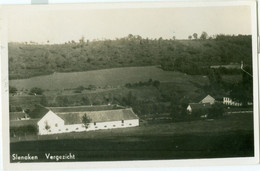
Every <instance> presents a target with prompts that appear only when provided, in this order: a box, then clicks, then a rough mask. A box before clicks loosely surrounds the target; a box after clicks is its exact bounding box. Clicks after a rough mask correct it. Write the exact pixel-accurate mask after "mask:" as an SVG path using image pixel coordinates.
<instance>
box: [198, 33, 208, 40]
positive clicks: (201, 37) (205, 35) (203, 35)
mask: <svg viewBox="0 0 260 171" xmlns="http://www.w3.org/2000/svg"><path fill="white" fill-rule="evenodd" d="M207 38H208V33H206V32H205V31H203V32H202V33H201V35H200V39H201V40H206V39H207Z"/></svg>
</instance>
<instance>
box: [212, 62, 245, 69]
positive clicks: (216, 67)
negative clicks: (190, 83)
mask: <svg viewBox="0 0 260 171" xmlns="http://www.w3.org/2000/svg"><path fill="white" fill-rule="evenodd" d="M240 67H241V66H240V64H233V63H231V64H228V65H212V66H210V68H212V69H219V68H226V69H240Z"/></svg>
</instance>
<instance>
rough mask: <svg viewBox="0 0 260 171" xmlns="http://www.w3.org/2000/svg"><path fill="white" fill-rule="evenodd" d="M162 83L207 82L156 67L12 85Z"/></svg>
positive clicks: (43, 78) (57, 86) (49, 77)
mask: <svg viewBox="0 0 260 171" xmlns="http://www.w3.org/2000/svg"><path fill="white" fill-rule="evenodd" d="M150 78H151V79H153V80H159V81H161V82H172V83H176V84H185V83H186V82H187V81H189V80H196V81H197V82H207V78H203V77H202V76H188V75H185V74H183V73H180V72H172V71H163V70H162V69H160V68H158V67H156V66H145V67H124V68H112V69H103V70H94V71H86V72H70V73H55V74H52V75H47V76H38V77H32V78H29V79H20V80H10V85H11V86H14V87H16V88H18V89H19V90H21V89H31V88H32V87H39V88H42V89H44V90H57V89H70V88H76V87H78V86H80V85H82V86H85V87H87V86H88V85H90V84H91V85H95V86H97V87H104V86H111V87H118V86H123V85H125V84H126V83H136V82H139V81H148V80H149V79H150Z"/></svg>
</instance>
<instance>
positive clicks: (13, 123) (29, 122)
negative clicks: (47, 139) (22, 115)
mask: <svg viewBox="0 0 260 171" xmlns="http://www.w3.org/2000/svg"><path fill="white" fill-rule="evenodd" d="M37 122H38V119H29V120H17V121H10V127H21V126H29V125H32V126H37Z"/></svg>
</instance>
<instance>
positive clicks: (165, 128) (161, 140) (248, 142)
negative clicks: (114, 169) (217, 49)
mask: <svg viewBox="0 0 260 171" xmlns="http://www.w3.org/2000/svg"><path fill="white" fill-rule="evenodd" d="M252 121H253V115H252V113H248V114H244V113H241V114H232V115H228V116H225V118H222V119H216V120H204V121H201V120H200V121H190V122H182V123H171V122H159V123H158V122H156V121H151V122H141V125H140V126H139V127H134V128H124V129H112V130H99V131H92V132H79V133H64V134H58V135H45V136H35V135H26V136H22V137H18V136H17V137H14V138H11V153H16V154H20V155H22V154H27V153H28V151H30V152H31V155H39V158H40V162H46V159H44V153H46V152H48V153H49V152H52V153H54V154H61V153H62V152H64V151H66V152H68V151H69V152H72V153H74V154H75V155H76V160H75V161H111V160H151V159H156V160H158V159H190V158H215V157H247V156H253V155H254V138H253V124H252ZM216 140H217V141H216Z"/></svg>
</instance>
